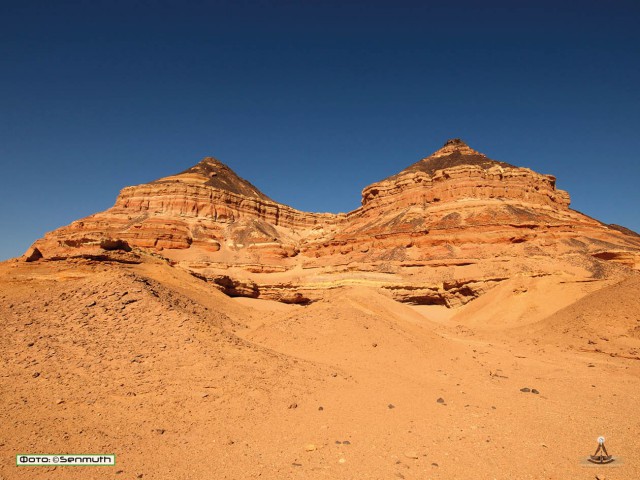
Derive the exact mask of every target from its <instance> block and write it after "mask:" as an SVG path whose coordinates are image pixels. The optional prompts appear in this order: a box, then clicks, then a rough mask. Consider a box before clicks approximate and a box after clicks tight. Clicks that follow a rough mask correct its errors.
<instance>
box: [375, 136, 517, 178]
mask: <svg viewBox="0 0 640 480" xmlns="http://www.w3.org/2000/svg"><path fill="white" fill-rule="evenodd" d="M460 165H475V166H478V167H481V168H483V169H485V170H486V169H489V168H491V167H493V166H496V165H499V166H501V167H513V165H510V164H508V163H505V162H498V161H496V160H492V159H490V158H489V157H487V156H486V155H485V154H483V153H480V152H478V151H477V150H474V149H473V148H471V147H469V145H467V144H466V143H465V142H463V141H462V140H461V139H459V138H452V139H450V140H447V141H446V142H445V144H444V146H443V147H442V148H440V149H439V150H436V151H435V152H434V153H432V154H431V155H429V156H428V157H425V158H423V159H422V160H420V161H418V162H416V163H414V164H413V165H410V166H409V167H408V168H406V169H404V170H402V171H401V172H400V173H398V174H396V175H393V176H392V177H389V179H393V178H397V177H399V176H401V175H404V174H406V173H416V172H424V173H427V174H429V175H433V174H435V172H436V171H437V170H443V169H446V168H451V167H457V166H460ZM389 179H387V180H389Z"/></svg>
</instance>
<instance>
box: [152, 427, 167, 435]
mask: <svg viewBox="0 0 640 480" xmlns="http://www.w3.org/2000/svg"><path fill="white" fill-rule="evenodd" d="M152 432H153V433H157V434H158V435H164V432H166V430H165V429H164V428H154V429H153V430H152Z"/></svg>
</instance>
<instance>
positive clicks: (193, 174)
mask: <svg viewBox="0 0 640 480" xmlns="http://www.w3.org/2000/svg"><path fill="white" fill-rule="evenodd" d="M174 182H179V183H195V184H199V185H206V186H209V187H213V188H215V189H218V190H224V191H227V192H231V193H235V194H237V195H243V196H245V197H250V198H256V199H260V200H268V201H271V199H270V198H269V197H268V196H266V195H265V194H264V193H262V192H261V191H260V190H259V189H258V188H257V187H255V186H254V185H253V184H251V183H250V182H249V181H247V180H245V179H244V178H242V177H240V176H239V175H237V174H236V173H235V172H234V171H233V170H231V169H230V168H229V167H228V166H227V165H225V164H224V163H222V162H221V161H220V160H218V159H217V158H215V157H204V158H203V159H202V160H200V162H198V163H197V164H195V165H194V166H193V167H191V168H188V169H186V170H184V171H183V172H180V173H179V174H177V175H172V176H170V177H165V178H161V179H159V180H156V181H155V182H152V183H174Z"/></svg>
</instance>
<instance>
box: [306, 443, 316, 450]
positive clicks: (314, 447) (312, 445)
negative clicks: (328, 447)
mask: <svg viewBox="0 0 640 480" xmlns="http://www.w3.org/2000/svg"><path fill="white" fill-rule="evenodd" d="M304 449H305V450H306V451H307V452H313V451H315V450H316V446H315V445H314V444H313V443H308V444H306V445H305V446H304Z"/></svg>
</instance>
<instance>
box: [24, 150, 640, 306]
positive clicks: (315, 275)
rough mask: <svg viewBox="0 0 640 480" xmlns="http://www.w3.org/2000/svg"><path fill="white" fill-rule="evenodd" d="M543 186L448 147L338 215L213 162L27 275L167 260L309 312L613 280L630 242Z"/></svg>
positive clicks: (123, 203) (83, 229)
mask: <svg viewBox="0 0 640 480" xmlns="http://www.w3.org/2000/svg"><path fill="white" fill-rule="evenodd" d="M569 202H570V199H569V195H568V194H567V193H566V192H564V191H562V190H558V189H556V186H555V178H554V177H553V176H551V175H541V174H539V173H536V172H534V171H532V170H529V169H527V168H519V167H515V166H513V165H510V164H508V163H504V162H498V161H494V160H491V159H489V158H488V157H486V156H485V155H483V154H481V153H479V152H477V151H475V150H473V149H471V148H470V147H468V146H467V145H466V144H465V143H464V142H462V141H461V140H459V139H454V140H449V141H448V142H447V143H446V144H445V145H444V147H443V148H441V149H440V150H438V151H437V152H435V153H434V154H432V155H430V156H429V157H426V158H424V159H422V160H420V161H418V162H416V163H415V164H413V165H411V166H410V167H408V168H407V169H405V170H403V171H402V172H400V173H398V174H396V175H394V176H392V177H389V178H387V179H385V180H382V181H380V182H378V183H375V184H373V185H370V186H368V187H366V188H365V189H364V190H363V192H362V206H361V207H360V208H358V209H356V210H354V211H352V212H349V213H347V214H335V215H334V214H319V213H307V212H301V211H299V210H295V209H293V208H291V207H288V206H286V205H282V204H280V203H277V202H275V201H273V200H271V199H270V198H269V197H267V196H266V195H265V194H263V193H262V192H260V190H258V189H257V188H256V187H255V186H253V185H252V184H251V183H249V182H247V181H246V180H244V179H242V178H240V177H238V176H237V175H236V174H235V173H234V172H233V171H232V170H231V169H229V167H227V166H226V165H224V164H223V163H221V162H220V161H218V160H216V159H214V158H211V157H207V158H205V159H203V160H202V161H201V162H200V163H198V164H197V165H195V166H194V167H192V168H190V169H188V170H186V171H184V172H182V173H179V174H177V175H174V176H170V177H165V178H162V179H159V180H156V181H154V182H151V183H148V184H143V185H138V186H134V187H127V188H124V189H123V190H122V191H121V193H120V195H119V196H118V199H117V200H116V203H115V205H114V206H113V207H112V208H110V209H109V210H107V211H105V212H102V213H98V214H95V215H91V216H89V217H87V218H84V219H82V220H78V221H76V222H73V223H72V224H70V225H69V226H66V227H63V228H60V229H58V230H56V231H54V232H51V233H49V234H47V235H46V236H45V237H44V238H43V239H41V240H38V241H37V242H36V243H35V244H34V245H33V246H32V247H31V249H30V250H29V251H28V252H27V254H26V255H25V260H27V261H46V260H61V259H66V258H70V257H82V258H91V259H98V260H105V259H107V260H116V261H144V258H145V256H147V255H155V256H161V257H163V258H166V259H167V260H168V261H169V262H171V263H172V264H173V265H175V266H177V267H180V268H184V269H187V270H188V271H190V272H191V273H192V274H194V275H196V276H198V277H199V278H202V279H203V280H206V281H210V282H211V283H212V285H215V286H216V287H217V288H219V289H220V290H222V291H224V292H225V293H227V294H229V295H232V296H249V297H260V298H274V299H277V300H280V301H284V302H292V303H307V302H310V301H314V300H316V299H318V298H321V296H322V292H323V291H324V290H326V289H329V288H338V287H340V286H343V285H353V284H358V285H368V286H372V287H376V288H381V289H384V290H386V291H388V292H390V294H391V295H393V296H394V298H396V299H399V300H401V301H405V302H411V303H418V304H442V305H448V306H454V305H458V304H462V303H466V302H468V301H469V300H472V299H473V298H476V297H477V296H479V295H481V294H482V293H483V292H485V291H487V290H488V289H490V288H491V287H492V286H493V285H495V284H497V283H499V282H501V281H504V280H505V279H508V278H512V277H514V276H519V275H525V276H532V277H534V276H545V275H566V276H568V277H571V278H574V279H589V278H594V277H607V276H615V274H616V271H618V270H619V269H625V268H632V269H633V268H635V269H637V268H638V267H639V266H640V237H638V236H637V235H636V234H634V233H633V232H630V231H626V230H625V229H624V228H621V227H617V226H607V225H605V224H602V223H601V222H598V221H597V220H594V219H592V218H590V217H587V216H585V215H583V214H581V213H579V212H577V211H574V210H571V209H570V208H569Z"/></svg>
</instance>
